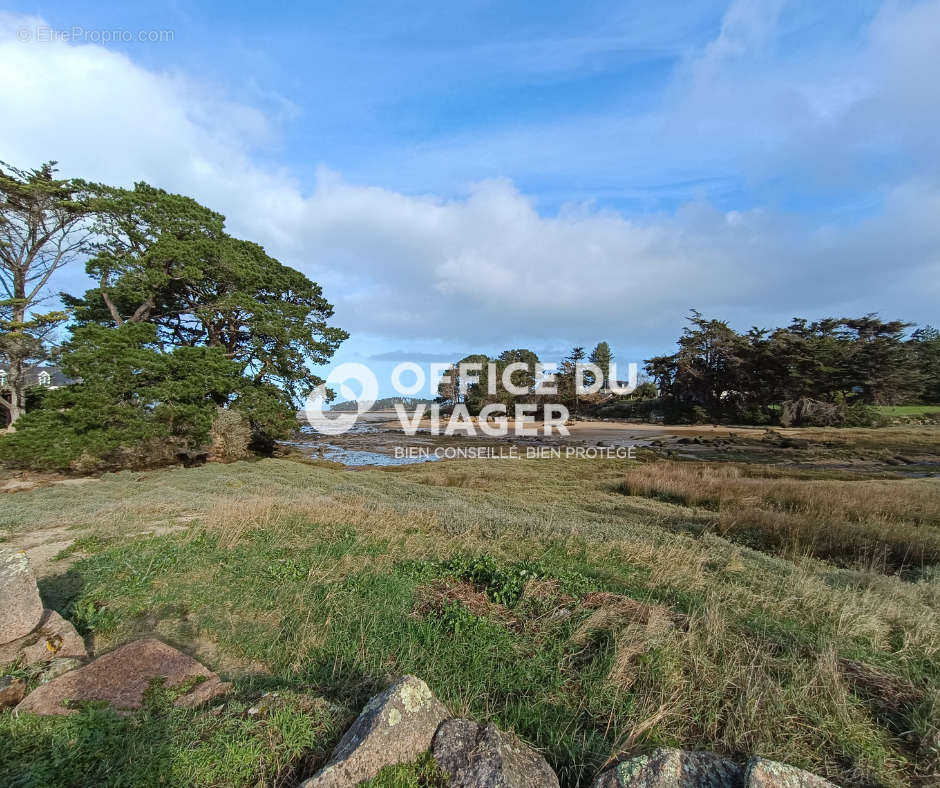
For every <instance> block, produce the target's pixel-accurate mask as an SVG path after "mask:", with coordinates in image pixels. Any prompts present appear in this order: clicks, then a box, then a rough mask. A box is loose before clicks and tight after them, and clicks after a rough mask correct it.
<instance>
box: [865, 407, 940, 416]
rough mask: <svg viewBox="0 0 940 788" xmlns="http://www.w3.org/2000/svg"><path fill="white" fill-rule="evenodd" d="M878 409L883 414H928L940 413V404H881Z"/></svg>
mask: <svg viewBox="0 0 940 788" xmlns="http://www.w3.org/2000/svg"><path fill="white" fill-rule="evenodd" d="M877 410H878V412H879V413H880V414H881V415H882V416H926V415H927V414H940V404H938V405H879V406H878V407H877Z"/></svg>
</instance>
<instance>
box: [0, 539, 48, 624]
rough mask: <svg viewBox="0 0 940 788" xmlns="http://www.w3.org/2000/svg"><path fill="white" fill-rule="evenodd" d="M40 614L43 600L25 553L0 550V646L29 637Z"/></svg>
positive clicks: (37, 622)
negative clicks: (0, 644)
mask: <svg viewBox="0 0 940 788" xmlns="http://www.w3.org/2000/svg"><path fill="white" fill-rule="evenodd" d="M42 614H43V607H42V600H41V599H40V598H39V589H38V588H37V586H36V578H35V577H34V576H33V570H32V569H30V566H29V558H27V557H26V553H24V552H23V551H22V550H20V551H14V550H9V549H6V548H0V643H10V642H11V641H14V640H19V639H20V638H21V637H24V636H25V635H28V634H29V633H30V632H32V631H33V630H34V629H35V628H36V627H37V626H38V625H39V621H40V619H41V618H42Z"/></svg>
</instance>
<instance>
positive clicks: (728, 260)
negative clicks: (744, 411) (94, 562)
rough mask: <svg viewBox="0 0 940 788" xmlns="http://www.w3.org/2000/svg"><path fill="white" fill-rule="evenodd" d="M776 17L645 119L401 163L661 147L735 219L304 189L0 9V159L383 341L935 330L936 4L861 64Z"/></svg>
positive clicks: (191, 95) (232, 116)
mask: <svg viewBox="0 0 940 788" xmlns="http://www.w3.org/2000/svg"><path fill="white" fill-rule="evenodd" d="M786 6H787V4H785V3H783V2H782V1H781V0H759V1H758V2H736V3H734V4H732V6H731V7H730V9H729V10H728V12H727V14H726V15H725V22H724V24H723V26H722V29H721V31H720V33H719V35H718V37H717V38H715V39H714V40H713V41H711V42H710V43H709V44H708V45H707V46H706V47H704V48H703V49H700V50H697V51H691V52H688V53H687V55H686V56H685V57H684V58H683V60H682V62H681V64H680V65H679V66H678V67H677V69H676V72H675V75H674V78H673V79H672V81H671V84H670V86H669V89H668V90H667V91H666V92H665V94H664V96H663V97H662V100H661V102H660V103H659V104H658V105H657V106H656V107H655V108H653V109H647V110H644V112H643V113H642V114H640V115H636V116H631V117H622V116H618V115H617V114H616V113H611V114H610V115H607V116H604V117H597V118H578V119H573V120H572V121H571V125H570V127H558V126H557V125H554V126H551V127H548V128H545V129H539V128H529V127H527V128H520V129H517V130H513V131H511V132H506V131H505V130H502V131H499V132H494V134H493V135H492V136H484V137H481V138H479V139H475V140H471V141H461V140H459V139H455V140H453V141H452V143H453V144H452V147H449V146H448V144H445V143H441V144H438V145H436V146H429V147H423V148H418V147H416V148H415V149H414V150H411V151H409V152H408V153H407V154H406V155H403V158H402V172H401V179H402V181H403V182H407V181H408V167H409V166H413V167H415V168H418V169H420V168H426V167H429V166H433V164H434V162H435V161H437V160H440V159H441V158H442V157H445V158H446V157H448V156H452V155H453V156H457V155H461V156H463V157H464V160H465V161H473V157H474V156H479V157H480V159H481V160H485V159H487V155H488V152H489V153H491V154H492V155H493V156H495V157H496V158H497V159H498V158H499V157H500V156H507V155H508V153H510V152H512V151H516V150H519V151H521V150H525V151H526V153H525V155H524V157H523V158H527V160H528V166H531V167H534V166H537V163H538V161H539V160H544V161H545V162H549V163H551V166H554V167H555V169H556V171H557V172H559V173H562V174H563V172H564V168H563V167H562V165H561V164H559V163H558V162H557V161H555V157H556V156H562V157H564V156H570V157H572V161H571V162H570V164H569V170H571V169H575V168H577V167H578V166H581V165H583V166H585V167H587V168H588V169H590V168H591V167H598V166H602V164H603V156H604V154H605V152H607V153H609V154H610V155H611V157H614V156H615V155H618V156H619V153H617V154H615V151H616V152H619V151H620V150H621V147H622V146H623V145H624V144H625V142H626V143H635V147H636V152H635V153H634V154H631V155H635V156H637V157H639V156H640V155H641V154H642V152H643V151H644V150H655V151H656V152H657V154H659V155H663V156H665V158H663V159H661V161H662V168H663V170H664V171H669V172H670V173H671V174H672V175H673V176H675V177H679V176H680V175H682V174H687V173H690V172H692V171H693V169H694V168H695V167H696V166H697V167H699V168H700V169H701V168H704V169H705V170H708V171H709V172H710V173H712V174H713V175H715V177H720V174H721V173H722V172H727V173H730V174H729V176H728V177H730V178H732V179H734V180H740V179H741V178H745V179H747V178H750V179H751V180H752V181H753V182H752V183H751V184H750V186H749V189H748V192H747V195H748V196H747V198H746V199H745V198H741V199H740V201H739V202H740V204H731V205H729V204H728V203H729V202H731V203H734V202H735V200H734V196H733V195H732V196H731V197H721V196H719V195H715V194H712V193H709V192H708V191H707V190H705V191H704V192H703V193H702V194H701V195H700V196H698V197H696V196H694V195H693V196H692V197H685V198H683V199H682V200H680V201H679V204H678V206H677V207H675V209H674V210H668V211H665V210H656V211H654V212H634V213H633V214H631V215H626V214H624V213H623V212H620V211H615V210H612V209H610V208H604V207H598V206H597V205H595V204H593V203H592V202H591V201H577V202H572V203H567V204H564V205H562V207H561V209H560V210H557V211H554V210H553V211H552V212H550V213H546V212H545V211H540V210H539V203H538V200H537V199H536V198H535V197H534V196H532V195H529V194H526V193H523V191H521V190H520V188H519V187H518V186H517V185H516V184H515V183H514V182H513V181H512V180H510V179H509V178H507V177H488V178H483V179H480V180H476V181H474V182H472V183H470V184H468V185H459V184H458V185H457V186H456V187H455V188H454V190H453V191H452V192H451V193H449V194H414V193H409V191H408V189H407V187H406V186H404V185H403V186H402V187H401V190H396V189H392V188H387V187H386V188H379V187H375V186H369V185H364V184H362V183H358V182H357V183H353V182H350V181H349V180H347V179H344V177H343V174H342V173H337V172H335V171H333V170H331V169H330V168H328V167H326V166H322V167H320V168H319V169H317V174H316V178H315V182H313V183H306V184H305V183H300V182H298V181H297V180H296V179H295V178H294V177H293V176H292V174H291V172H290V171H289V170H288V169H287V168H286V167H284V166H283V165H277V164H271V163H270V162H271V161H272V160H273V161H277V160H278V156H277V155H276V144H277V139H278V134H279V129H278V128H277V126H276V125H273V124H272V123H271V122H270V121H269V120H268V118H267V117H266V116H265V115H264V114H263V113H262V112H260V111H259V110H257V109H255V108H253V107H252V106H250V105H249V104H246V103H243V102H239V101H237V100H232V99H231V98H230V97H228V96H226V95H225V94H224V92H223V91H221V90H219V89H217V88H214V87H213V86H211V85H205V84H201V83H199V82H198V81H197V80H194V79H193V78H192V76H191V75H187V74H183V73H175V72H159V71H154V70H149V69H146V68H143V67H142V66H140V65H139V64H137V63H135V62H134V61H133V60H132V59H130V58H129V57H127V56H126V55H124V54H119V53H117V52H114V51H110V50H108V49H106V48H103V47H100V46H93V45H71V44H66V43H46V44H37V43H29V44H23V43H20V42H19V41H17V39H16V30H17V29H18V28H19V27H21V26H23V25H35V24H37V23H39V20H36V19H32V18H26V17H14V16H9V15H7V16H0V82H2V84H3V85H4V94H5V105H6V112H5V115H6V117H5V118H4V121H3V123H2V124H0V158H2V159H3V160H5V161H8V162H11V163H15V164H17V165H19V166H34V165H36V164H38V163H39V162H41V161H44V160H46V159H49V158H56V159H58V160H59V161H60V166H61V169H62V172H63V173H64V174H66V175H78V176H82V177H86V178H90V179H95V180H101V181H106V182H110V183H117V184H130V183H132V182H133V181H135V180H146V181H149V182H151V183H154V184H156V185H159V186H162V187H164V188H167V189H170V190H173V191H179V192H182V193H186V194H190V195H192V196H194V197H196V198H197V199H199V200H200V201H201V202H203V203H205V204H206V205H208V206H210V207H212V208H214V209H216V210H219V211H221V212H223V213H224V214H226V216H227V217H228V226H229V229H230V231H231V232H233V233H234V234H236V235H239V236H242V237H246V238H250V239H252V240H257V241H259V242H260V243H262V244H264V245H265V247H266V248H267V249H268V251H269V252H270V253H272V254H274V255H275V256H277V257H279V258H280V259H282V260H283V261H284V262H286V263H288V264H290V265H293V266H295V267H297V268H299V269H301V270H303V271H305V272H306V273H308V274H309V275H310V276H311V277H313V278H314V279H316V280H317V281H319V282H321V284H323V285H324V289H325V291H326V294H327V296H328V298H330V300H331V301H332V302H333V303H334V304H336V307H337V318H336V322H337V324H339V325H341V326H343V327H344V328H346V329H348V330H350V331H352V332H353V333H355V334H368V335H372V336H374V337H378V338H382V340H383V341H386V342H387V345H386V347H387V348H398V347H401V346H402V344H403V343H409V342H410V343H416V344H421V343H422V342H425V343H426V342H432V341H433V342H448V341H453V342H459V343H467V342H468V341H472V342H473V343H479V344H481V345H495V346H499V347H505V346H515V345H519V344H521V343H529V344H534V343H565V342H582V343H586V342H589V341H592V340H593V341H596V340H597V339H601V338H606V339H610V340H611V341H613V342H616V343H620V344H632V345H634V346H637V345H638V346H641V347H644V348H647V347H653V346H657V345H660V346H666V345H668V343H670V342H671V340H672V339H673V338H674V337H675V335H676V332H677V329H678V324H679V321H680V319H681V316H682V315H683V314H685V313H686V312H687V310H688V309H689V308H690V307H696V308H698V309H700V310H702V311H704V312H706V313H707V314H709V315H716V316H722V317H729V318H731V319H732V320H733V321H734V322H735V323H736V324H737V325H739V326H741V327H746V326H748V325H751V324H752V323H758V324H761V325H770V324H774V323H777V322H780V321H786V320H788V319H789V318H790V317H792V316H793V315H796V314H803V315H809V316H821V315H823V314H841V313H860V312H867V311H880V312H882V313H883V314H884V315H885V316H887V317H896V316H900V317H904V318H910V319H914V320H917V321H921V322H928V321H930V320H931V319H933V320H934V321H935V322H936V304H937V303H940V286H938V282H940V220H938V217H940V137H938V135H937V134H936V129H937V128H938V127H940V99H938V95H940V94H938V93H937V91H936V85H937V83H938V81H940V58H937V56H936V52H938V51H940V2H921V3H914V4H896V3H890V4H887V5H886V6H885V8H884V9H883V10H882V11H881V12H880V13H878V14H877V15H876V16H875V17H874V18H873V20H872V21H871V23H870V24H869V25H868V26H867V28H866V29H865V30H864V31H863V33H862V34H861V36H860V39H859V43H858V45H857V46H853V47H848V48H840V47H836V46H835V45H833V47H831V48H830V49H829V50H827V51H836V52H838V53H839V56H838V57H835V58H832V57H830V58H828V59H825V60H823V59H822V56H821V54H820V52H815V53H813V52H809V53H807V52H802V53H800V56H799V57H795V56H793V57H790V56H788V55H787V54H786V53H785V52H784V48H783V46H782V43H781V42H782V41H783V40H784V39H785V36H786V33H787V31H786V28H785V25H786V19H787V16H786V14H785V13H784V11H785V8H786ZM690 139H694V141H695V145H694V146H690V145H689V141H690ZM680 142H681V144H680ZM464 143H467V144H464ZM553 143H557V145H556V146H555V147H554V148H553V147H552V146H553ZM579 145H580V146H582V149H583V150H582V152H583V154H584V155H583V156H581V157H580V158H578V154H577V153H576V151H575V148H577V147H578V146H579ZM272 146H274V147H272ZM585 146H586V149H585ZM458 151H460V153H458ZM556 152H557V153H556ZM295 155H296V152H295ZM316 155H317V154H316V152H311V153H310V156H313V157H316ZM575 159H576V160H575ZM617 160H618V161H619V162H621V163H622V162H623V158H622V157H619V158H617ZM653 166H654V165H653V164H651V163H646V164H643V165H642V167H639V168H638V169H640V170H641V171H642V172H643V173H648V172H649V171H650V169H651V168H652V167H653ZM732 167H735V168H737V169H736V170H735V171H733V172H732ZM559 177H561V175H559ZM628 187H629V184H628V183H627V184H624V188H628ZM73 276H74V278H75V282H76V283H78V282H79V279H80V277H79V275H78V273H77V272H75V273H74V274H73ZM664 349H665V348H664Z"/></svg>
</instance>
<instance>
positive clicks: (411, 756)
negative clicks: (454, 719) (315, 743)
mask: <svg viewBox="0 0 940 788" xmlns="http://www.w3.org/2000/svg"><path fill="white" fill-rule="evenodd" d="M448 717H450V714H448V712H447V709H446V708H444V706H443V705H442V704H441V702H440V701H438V700H437V699H436V698H435V697H434V696H433V695H432V694H431V690H430V689H429V688H428V685H427V684H425V683H424V682H423V681H421V679H419V678H416V677H415V676H404V677H403V678H401V679H399V680H398V681H397V682H395V684H393V685H392V686H391V687H389V688H388V689H387V690H385V691H384V692H382V693H380V694H378V695H376V696H375V697H373V698H372V699H371V700H370V701H369V702H368V703H367V704H366V706H365V708H364V709H363V710H362V712H361V713H360V715H359V716H358V717H357V718H356V721H355V722H354V723H353V724H352V727H351V728H350V729H349V730H348V731H346V734H345V735H344V736H343V738H342V739H341V740H340V742H339V744H337V745H336V749H335V750H333V754H332V755H331V756H330V760H329V762H328V763H327V765H326V766H325V767H323V769H321V770H320V771H319V772H317V773H316V774H315V775H314V776H313V777H311V778H310V779H309V780H307V781H306V782H305V783H303V785H302V787H301V788H334V786H335V787H336V788H340V786H342V787H343V788H345V786H349V785H358V784H359V783H360V782H362V781H364V780H371V779H372V778H373V777H375V776H376V775H377V774H378V773H379V772H380V771H382V769H384V768H385V767H386V766H392V765H394V764H397V763H409V762H410V761H413V760H415V759H416V758H417V757H418V756H419V755H421V754H422V753H424V752H426V751H427V749H428V747H430V746H431V740H432V739H433V738H434V733H435V731H436V730H437V729H438V726H439V725H440V724H441V722H442V721H443V720H445V719H447V718H448Z"/></svg>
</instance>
